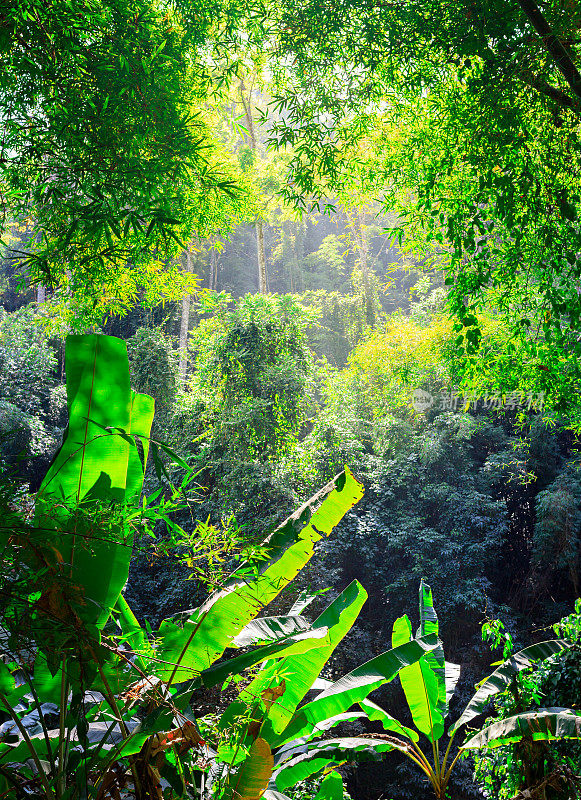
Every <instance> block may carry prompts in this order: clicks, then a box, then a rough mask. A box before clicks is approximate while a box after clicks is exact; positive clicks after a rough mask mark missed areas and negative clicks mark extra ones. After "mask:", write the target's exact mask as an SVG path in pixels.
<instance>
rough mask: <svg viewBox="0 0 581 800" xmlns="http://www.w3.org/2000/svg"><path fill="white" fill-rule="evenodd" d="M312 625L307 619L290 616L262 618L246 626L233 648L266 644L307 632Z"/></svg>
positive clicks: (235, 640)
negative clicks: (300, 632) (292, 634)
mask: <svg viewBox="0 0 581 800" xmlns="http://www.w3.org/2000/svg"><path fill="white" fill-rule="evenodd" d="M310 627H311V623H310V622H309V621H308V619H305V617H301V616H299V615H289V616H288V617H260V618H259V619H253V620H252V622H249V623H248V625H246V626H245V627H244V628H242V630H241V631H240V633H239V634H238V636H236V637H235V638H234V639H233V640H232V646H233V647H248V646H249V645H257V644H266V643H267V642H272V641H276V640H277V639H281V638H283V637H284V636H288V635H289V634H291V633H298V632H299V631H306V630H308V629H309V628H310Z"/></svg>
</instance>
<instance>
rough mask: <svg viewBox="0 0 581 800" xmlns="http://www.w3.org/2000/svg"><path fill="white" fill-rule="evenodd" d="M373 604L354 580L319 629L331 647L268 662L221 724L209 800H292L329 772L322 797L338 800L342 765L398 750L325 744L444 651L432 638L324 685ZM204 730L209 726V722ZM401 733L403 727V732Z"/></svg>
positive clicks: (346, 741) (358, 743)
mask: <svg viewBox="0 0 581 800" xmlns="http://www.w3.org/2000/svg"><path fill="white" fill-rule="evenodd" d="M366 598H367V594H366V592H365V590H364V589H363V587H362V586H361V585H360V584H359V583H358V581H353V582H352V583H351V584H350V585H349V586H348V587H347V588H346V589H345V590H344V591H343V592H342V593H341V594H340V595H339V596H338V597H337V598H336V599H335V600H334V601H333V602H332V603H330V604H329V605H328V606H327V608H325V609H324V611H323V612H322V613H321V614H320V615H319V617H317V619H316V620H315V621H314V622H313V626H314V627H315V628H318V627H319V626H324V627H325V628H326V629H328V631H329V638H328V641H327V642H326V643H324V644H323V645H322V646H321V647H318V648H316V649H315V648H313V649H310V650H309V651H308V653H305V654H301V655H298V656H295V655H292V654H288V655H286V656H285V657H284V658H283V659H281V660H279V661H277V662H274V661H272V660H267V661H266V662H265V663H264V664H263V665H262V667H261V669H260V671H259V672H258V673H257V675H256V677H255V678H254V679H253V680H252V681H251V682H250V683H249V684H247V685H246V686H244V688H243V689H242V690H241V691H240V692H239V695H238V698H237V700H236V701H234V702H233V703H231V705H230V706H229V707H228V708H227V709H226V711H225V712H224V714H223V715H222V716H221V718H220V721H219V725H218V732H219V734H220V733H221V734H222V737H223V741H222V743H221V744H220V743H218V744H217V745H216V747H215V750H216V754H215V759H216V764H215V766H214V769H213V774H212V775H211V780H210V781H208V783H207V786H206V789H207V792H208V797H210V796H211V795H212V793H213V795H216V794H218V795H219V796H221V797H223V798H224V800H251V799H253V798H257V797H260V796H263V795H264V797H265V798H267V800H268V799H270V800H285V795H284V794H283V792H284V790H285V789H288V788H289V787H291V786H293V785H294V784H296V783H297V782H299V781H302V780H304V779H305V778H308V777H310V776H311V775H316V774H319V773H321V772H324V773H329V774H328V776H327V778H325V780H324V781H323V782H322V784H321V788H320V791H319V797H320V800H324V799H325V798H327V797H329V798H330V800H333V798H334V797H337V796H340V797H342V796H343V790H342V783H341V778H340V776H339V774H338V773H336V772H335V771H334V770H336V768H337V767H338V766H340V765H341V764H343V763H346V762H349V763H353V762H357V761H362V760H366V759H370V758H372V759H378V758H381V757H382V754H383V753H385V752H388V751H389V750H392V749H393V746H394V745H393V743H392V742H391V741H390V740H389V738H387V739H386V738H377V737H351V738H345V737H340V738H335V739H328V738H324V739H322V738H321V737H324V736H325V735H326V734H327V731H329V730H330V729H331V728H333V727H335V726H336V725H339V724H342V723H348V722H350V721H353V720H356V719H360V718H362V717H366V716H367V711H368V709H367V708H365V707H364V708H363V709H362V710H358V711H350V709H351V708H352V707H353V706H354V705H355V704H357V703H360V704H364V703H369V706H370V707H373V703H371V701H368V700H367V698H368V695H369V694H370V693H371V692H373V691H374V690H375V689H378V688H379V687H380V686H382V685H384V684H386V683H388V682H389V681H391V680H393V678H394V677H395V676H396V675H397V674H398V672H399V671H400V670H402V669H407V668H409V667H410V666H412V665H413V664H415V663H417V662H418V661H419V660H420V659H421V658H423V657H424V656H425V655H426V654H428V653H430V652H431V651H432V650H433V649H434V648H435V647H436V646H437V645H438V641H437V637H436V636H434V635H431V634H428V635H427V636H425V637H422V638H418V639H414V640H413V641H410V642H406V643H404V644H402V645H401V646H398V647H395V648H394V649H392V650H389V651H387V652H385V653H382V654H381V655H379V656H377V657H376V658H373V659H372V660H371V661H369V662H367V663H366V664H363V665H362V666H360V667H358V668H356V669H355V670H353V671H352V672H350V673H348V674H347V675H344V676H343V677H342V678H340V679H339V680H338V681H335V682H334V683H331V682H329V681H325V680H322V679H321V678H320V672H321V670H322V669H323V667H324V666H325V664H326V663H327V662H328V660H329V658H330V657H331V656H332V654H333V652H334V650H335V648H336V647H337V645H338V644H339V642H340V641H341V640H342V639H343V637H344V636H345V635H346V634H347V633H348V631H349V630H350V628H351V626H352V625H353V623H354V622H355V620H356V618H357V616H358V614H359V612H360V610H361V608H362V606H363V603H364V602H365V600H366ZM321 688H322V691H319V692H318V694H317V696H316V697H315V698H314V699H313V700H311V701H310V702H308V703H306V704H305V705H302V706H301V707H300V708H299V705H300V703H301V702H302V701H303V699H304V697H305V695H307V693H309V692H311V691H317V690H320V689H321ZM200 724H202V725H203V724H204V720H203V719H202V720H200ZM394 724H395V721H394ZM400 727H401V726H399V727H397V726H396V728H397V729H398V730H399V728H400ZM218 738H219V737H218ZM331 775H333V776H334V777H331ZM213 795H212V796H213Z"/></svg>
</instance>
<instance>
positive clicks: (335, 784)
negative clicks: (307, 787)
mask: <svg viewBox="0 0 581 800" xmlns="http://www.w3.org/2000/svg"><path fill="white" fill-rule="evenodd" d="M315 800H343V778H342V777H341V776H340V775H339V773H338V772H337V771H336V770H333V772H330V773H329V774H328V775H326V776H325V777H324V778H323V780H322V781H321V785H320V786H319V791H318V792H317V794H316V795H315Z"/></svg>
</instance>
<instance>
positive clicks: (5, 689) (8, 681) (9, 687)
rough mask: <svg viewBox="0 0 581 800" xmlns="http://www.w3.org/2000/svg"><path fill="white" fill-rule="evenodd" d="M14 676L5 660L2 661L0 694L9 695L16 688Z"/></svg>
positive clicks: (0, 667)
mask: <svg viewBox="0 0 581 800" xmlns="http://www.w3.org/2000/svg"><path fill="white" fill-rule="evenodd" d="M14 686H15V683H14V677H13V676H12V673H11V672H10V670H9V669H8V667H7V666H6V664H5V663H4V662H3V661H0V694H3V695H7V694H10V692H12V691H13V690H14Z"/></svg>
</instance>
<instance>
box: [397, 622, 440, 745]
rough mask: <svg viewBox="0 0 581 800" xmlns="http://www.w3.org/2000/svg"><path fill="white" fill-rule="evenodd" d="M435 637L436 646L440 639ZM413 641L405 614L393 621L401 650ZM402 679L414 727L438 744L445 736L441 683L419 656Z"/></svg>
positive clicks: (404, 671)
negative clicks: (440, 694) (440, 704)
mask: <svg viewBox="0 0 581 800" xmlns="http://www.w3.org/2000/svg"><path fill="white" fill-rule="evenodd" d="M434 638H435V641H436V647H437V646H439V640H438V639H437V638H436V637H434ZM410 640H411V641H413V640H412V626H411V623H410V621H409V618H408V617H407V616H406V615H404V616H403V617H399V619H397V620H396V621H395V622H394V625H393V635H392V644H393V646H394V647H398V646H399V647H401V646H405V642H410ZM423 655H424V654H422V656H423ZM399 677H400V680H401V685H402V688H403V690H404V693H405V696H406V700H407V703H408V706H409V708H410V712H411V715H412V719H413V721H414V725H415V726H416V728H417V729H418V730H419V731H420V732H421V733H423V734H425V736H427V737H428V739H429V740H430V741H437V740H438V739H440V738H441V736H442V734H443V733H444V717H443V716H442V713H441V711H440V709H439V692H438V680H437V678H436V675H435V673H434V670H433V669H432V668H431V667H430V665H429V664H428V662H427V661H426V659H425V658H423V657H420V658H419V659H417V660H416V661H415V662H414V663H413V664H411V665H410V666H408V667H405V668H404V669H402V670H401V672H400V673H399Z"/></svg>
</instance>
